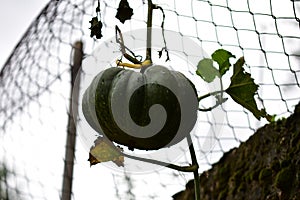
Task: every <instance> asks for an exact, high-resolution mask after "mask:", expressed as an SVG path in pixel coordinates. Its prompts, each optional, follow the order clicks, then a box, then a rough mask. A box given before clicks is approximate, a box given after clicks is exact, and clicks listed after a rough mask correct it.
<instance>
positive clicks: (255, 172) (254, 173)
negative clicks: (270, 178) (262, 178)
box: [250, 169, 260, 181]
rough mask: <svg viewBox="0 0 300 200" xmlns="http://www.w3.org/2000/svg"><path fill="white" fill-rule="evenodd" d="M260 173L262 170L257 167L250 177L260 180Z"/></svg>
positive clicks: (253, 179)
mask: <svg viewBox="0 0 300 200" xmlns="http://www.w3.org/2000/svg"><path fill="white" fill-rule="evenodd" d="M259 173H260V170H259V169H256V170H254V171H253V172H251V174H250V179H251V180H252V181H258V175H259Z"/></svg>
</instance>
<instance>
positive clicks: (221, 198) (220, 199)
mask: <svg viewBox="0 0 300 200" xmlns="http://www.w3.org/2000/svg"><path fill="white" fill-rule="evenodd" d="M227 193H228V190H227V189H224V190H222V191H221V192H220V193H219V195H218V200H225V199H226V197H227Z"/></svg>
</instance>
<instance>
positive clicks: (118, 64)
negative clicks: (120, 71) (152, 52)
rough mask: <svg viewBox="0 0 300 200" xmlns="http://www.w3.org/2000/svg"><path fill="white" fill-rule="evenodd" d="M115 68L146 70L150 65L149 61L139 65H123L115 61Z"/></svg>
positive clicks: (119, 61)
mask: <svg viewBox="0 0 300 200" xmlns="http://www.w3.org/2000/svg"><path fill="white" fill-rule="evenodd" d="M116 64H117V66H121V67H128V68H133V69H141V68H147V67H149V66H150V65H151V61H150V60H145V61H144V62H142V63H140V64H131V63H124V62H122V61H121V60H117V61H116Z"/></svg>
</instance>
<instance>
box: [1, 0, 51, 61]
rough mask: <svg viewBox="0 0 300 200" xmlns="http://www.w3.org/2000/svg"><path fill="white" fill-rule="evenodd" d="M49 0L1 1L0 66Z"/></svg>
mask: <svg viewBox="0 0 300 200" xmlns="http://www.w3.org/2000/svg"><path fill="white" fill-rule="evenodd" d="M48 1H49V0H0V5H1V7H0V27H1V37H0V66H1V67H2V66H3V64H4V62H5V61H6V60H7V58H8V56H9V55H10V53H11V52H12V50H13V48H14V47H15V45H16V44H17V43H18V41H19V40H20V39H21V37H22V35H23V34H24V33H25V31H26V29H27V28H28V26H29V25H30V23H31V22H32V21H33V19H34V18H35V17H36V16H37V15H38V14H39V12H40V11H41V9H42V8H43V7H44V6H45V5H46V4H47V2H48Z"/></svg>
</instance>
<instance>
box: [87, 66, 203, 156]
mask: <svg viewBox="0 0 300 200" xmlns="http://www.w3.org/2000/svg"><path fill="white" fill-rule="evenodd" d="M82 109H83V114H84V116H85V118H86V120H87V121H88V123H89V124H90V126H91V127H92V128H93V129H95V130H96V131H97V132H99V133H100V134H104V136H106V137H107V138H108V139H110V140H111V141H113V142H116V143H118V144H121V145H125V146H127V147H128V148H129V149H131V150H133V149H134V148H136V149H141V150H157V149H160V148H163V147H170V146H172V145H174V144H177V143H178V142H180V141H181V140H182V139H184V138H185V137H186V135H187V134H189V133H190V132H191V130H192V129H193V127H194V125H195V123H196V120H197V110H198V100H197V92H196V89H195V87H194V85H193V83H192V82H190V81H189V79H187V78H186V77H185V76H184V75H183V74H182V73H180V72H177V71H171V70H168V69H167V68H165V67H163V66H159V65H153V66H150V67H148V68H146V69H145V71H143V73H141V72H135V71H133V70H127V69H123V68H118V67H113V68H108V69H106V70H104V71H102V72H100V73H99V74H98V75H97V76H96V77H95V78H94V80H93V81H92V83H91V84H90V86H89V87H88V88H87V90H86V91H85V93H84V95H83V99H82Z"/></svg>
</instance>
